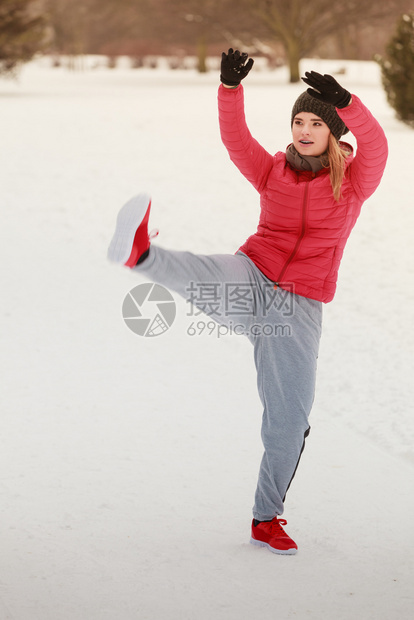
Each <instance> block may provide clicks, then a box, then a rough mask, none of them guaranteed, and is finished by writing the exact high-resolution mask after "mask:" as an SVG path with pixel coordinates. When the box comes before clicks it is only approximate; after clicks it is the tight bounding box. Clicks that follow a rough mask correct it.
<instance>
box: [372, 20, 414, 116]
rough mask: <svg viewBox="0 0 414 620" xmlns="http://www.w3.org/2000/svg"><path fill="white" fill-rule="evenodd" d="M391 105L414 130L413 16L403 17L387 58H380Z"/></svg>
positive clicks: (384, 84) (387, 51)
mask: <svg viewBox="0 0 414 620" xmlns="http://www.w3.org/2000/svg"><path fill="white" fill-rule="evenodd" d="M376 60H378V62H379V64H380V66H381V72H382V84H383V86H384V89H385V92H386V94H387V99H388V103H389V104H390V105H391V107H393V108H394V110H395V111H396V114H397V118H398V119H399V120H401V121H403V122H404V123H406V124H407V125H410V126H411V127H413V128H414V12H410V13H407V14H404V15H402V16H401V17H400V19H399V21H398V23H397V27H396V31H395V34H394V36H393V37H392V38H391V40H390V42H389V43H388V45H387V48H386V56H385V58H382V57H377V59H376Z"/></svg>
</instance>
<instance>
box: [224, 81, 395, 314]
mask: <svg viewBox="0 0 414 620" xmlns="http://www.w3.org/2000/svg"><path fill="white" fill-rule="evenodd" d="M218 105H219V122H220V132H221V137H222V140H223V143H224V145H225V147H226V148H227V151H228V153H229V155H230V159H231V160H232V161H233V162H234V164H235V165H236V166H237V167H238V169H239V170H240V172H241V173H242V174H243V175H244V176H245V177H246V178H247V179H248V181H250V182H251V183H252V184H253V186H254V187H255V188H256V189H257V191H258V192H259V194H260V217H259V224H258V228H257V232H256V233H255V234H253V235H251V236H250V237H249V238H248V239H247V241H246V242H245V243H244V244H243V245H242V246H241V247H240V250H241V251H242V252H244V254H246V255H247V256H248V257H249V258H250V259H251V260H252V261H253V262H254V263H255V264H256V266H257V267H258V268H259V269H260V271H261V272H262V273H264V275H265V276H266V277H267V278H269V279H270V280H271V281H273V282H274V283H275V285H277V286H280V287H281V288H284V289H288V290H291V291H293V292H294V293H296V294H298V295H303V296H304V297H309V298H311V299H316V300H318V301H322V302H325V303H326V302H329V301H331V300H332V299H333V297H334V294H335V289H336V282H337V277H338V269H339V264H340V262H341V258H342V254H343V251H344V247H345V244H346V241H347V239H348V237H349V234H350V232H351V230H352V228H353V226H354V225H355V222H356V220H357V218H358V216H359V214H360V211H361V206H362V204H363V203H364V201H365V200H366V199H367V198H368V197H369V196H370V195H371V194H372V193H373V192H374V191H375V189H376V188H377V187H378V184H379V182H380V180H381V177H382V174H383V172H384V168H385V163H386V160H387V155H388V147H387V140H386V138H385V134H384V132H383V130H382V128H381V127H380V125H379V124H378V122H377V121H376V120H375V118H374V117H373V116H372V114H371V112H370V111H369V110H368V109H367V108H366V107H365V106H364V104H363V103H362V102H361V101H360V99H359V98H358V97H357V96H356V95H352V103H351V105H349V106H348V107H347V108H344V109H338V110H337V112H338V114H339V116H340V117H341V118H342V119H343V121H344V122H345V124H346V125H347V127H348V128H349V130H350V131H351V132H352V133H353V134H354V136H355V138H356V141H357V151H356V155H355V156H354V155H353V154H352V147H351V146H349V145H347V147H348V148H349V150H350V151H351V154H350V156H349V157H348V159H347V164H346V172H345V178H344V181H343V184H342V198H341V199H340V201H339V202H337V201H335V199H334V197H333V193H332V187H331V183H330V179H329V170H327V169H322V170H321V171H320V172H318V173H312V172H305V171H297V170H295V169H294V168H292V167H291V165H290V164H289V163H288V162H287V160H286V155H285V153H284V152H278V153H276V155H271V154H270V153H268V152H267V151H266V150H265V149H264V148H263V147H262V146H260V144H259V143H258V142H257V141H256V140H255V139H254V138H253V137H252V136H251V134H250V131H249V129H248V127H247V124H246V120H245V115H244V95H243V86H242V85H240V86H238V88H236V89H227V88H224V87H223V86H222V85H220V87H219V93H218Z"/></svg>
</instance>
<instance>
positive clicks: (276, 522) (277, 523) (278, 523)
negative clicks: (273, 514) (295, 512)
mask: <svg viewBox="0 0 414 620" xmlns="http://www.w3.org/2000/svg"><path fill="white" fill-rule="evenodd" d="M286 524H287V521H286V519H277V518H276V519H273V521H272V533H273V532H275V533H277V532H282V533H283V534H286V532H285V530H284V529H283V527H282V525H286Z"/></svg>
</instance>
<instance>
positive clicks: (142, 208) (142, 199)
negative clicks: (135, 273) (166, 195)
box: [108, 193, 151, 265]
mask: <svg viewBox="0 0 414 620" xmlns="http://www.w3.org/2000/svg"><path fill="white" fill-rule="evenodd" d="M150 202H151V196H149V194H144V193H143V194H138V196H134V198H131V200H129V201H128V202H127V203H126V204H125V205H124V206H123V207H122V209H121V210H120V212H119V213H118V217H117V219H116V228H115V233H114V236H113V237H112V240H111V243H110V245H109V248H108V259H109V260H110V261H111V262H113V263H120V264H122V265H124V264H125V263H126V262H127V260H128V259H129V257H130V256H131V252H132V247H133V245H134V239H135V233H136V232H137V230H138V227H139V225H140V224H141V222H142V220H143V219H144V217H145V214H146V212H147V209H148V206H149V204H150Z"/></svg>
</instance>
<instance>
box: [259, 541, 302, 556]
mask: <svg viewBox="0 0 414 620" xmlns="http://www.w3.org/2000/svg"><path fill="white" fill-rule="evenodd" d="M250 544H252V545H255V546H256V547H267V549H269V551H271V552H272V553H278V554H279V555H295V553H297V552H298V550H297V549H295V548H294V547H293V549H275V548H274V547H271V546H270V545H269V544H268V543H265V542H262V541H261V540H256V539H255V538H253V537H251V538H250Z"/></svg>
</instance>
